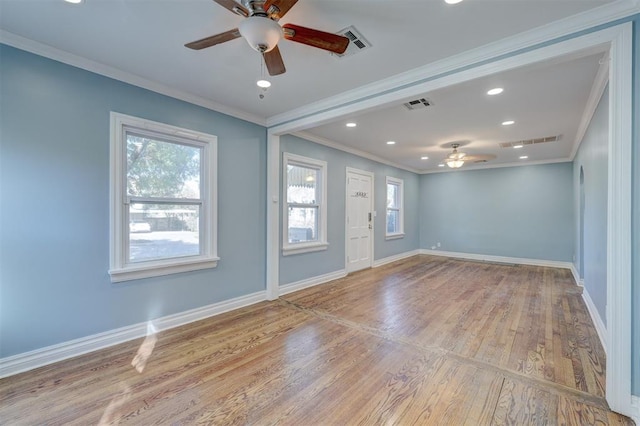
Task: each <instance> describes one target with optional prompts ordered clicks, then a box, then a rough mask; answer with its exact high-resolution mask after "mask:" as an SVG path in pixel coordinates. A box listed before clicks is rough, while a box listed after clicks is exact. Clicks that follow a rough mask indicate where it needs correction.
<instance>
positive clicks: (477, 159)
mask: <svg viewBox="0 0 640 426" xmlns="http://www.w3.org/2000/svg"><path fill="white" fill-rule="evenodd" d="M495 158H496V156H495V155H493V154H478V155H466V156H465V157H464V158H463V160H464V162H465V163H482V162H485V161H489V160H493V159H495Z"/></svg>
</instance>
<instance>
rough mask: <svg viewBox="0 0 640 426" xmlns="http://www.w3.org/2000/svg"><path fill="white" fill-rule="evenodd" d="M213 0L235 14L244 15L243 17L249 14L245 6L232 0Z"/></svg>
mask: <svg viewBox="0 0 640 426" xmlns="http://www.w3.org/2000/svg"><path fill="white" fill-rule="evenodd" d="M213 1H215V2H216V3H218V4H219V5H220V6H222V7H224V8H225V9H227V10H230V11H231V12H233V13H235V14H236V15H240V16H244V17H245V18H246V17H248V16H249V11H248V10H247V8H246V7H244V6H243V5H241V4H240V3H238V2H236V1H234V0H213Z"/></svg>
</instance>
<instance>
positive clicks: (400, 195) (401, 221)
mask: <svg viewBox="0 0 640 426" xmlns="http://www.w3.org/2000/svg"><path fill="white" fill-rule="evenodd" d="M389 185H395V186H396V187H397V188H398V198H399V200H398V207H397V208H390V207H387V208H386V210H385V215H384V221H385V223H384V233H385V238H386V239H387V240H393V239H396V238H403V237H404V180H402V179H398V178H394V177H391V176H387V179H386V186H385V190H386V193H387V194H388V189H389ZM387 197H388V195H387V196H386V197H385V201H386V203H387V205H388V203H389V199H388V198H387ZM389 210H393V211H397V212H398V232H388V229H387V217H388V215H389Z"/></svg>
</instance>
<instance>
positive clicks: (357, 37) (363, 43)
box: [332, 25, 371, 58]
mask: <svg viewBox="0 0 640 426" xmlns="http://www.w3.org/2000/svg"><path fill="white" fill-rule="evenodd" d="M338 34H340V35H343V36H345V37H347V38H348V39H349V46H347V50H345V52H344V53H343V54H338V53H332V55H334V56H337V57H339V58H344V57H345V56H353V55H355V54H356V53H359V52H362V51H363V50H365V49H368V48H370V47H371V43H369V42H368V41H367V39H365V38H364V37H363V36H362V34H360V32H359V31H358V30H356V27H354V26H353V25H352V26H350V27H347V28H345V29H343V30H340V31H338Z"/></svg>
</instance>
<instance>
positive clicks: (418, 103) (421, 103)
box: [402, 98, 433, 111]
mask: <svg viewBox="0 0 640 426" xmlns="http://www.w3.org/2000/svg"><path fill="white" fill-rule="evenodd" d="M402 105H404V107H405V108H406V109H408V110H409V111H413V110H414V109H425V108H427V107H429V106H431V105H433V103H432V102H431V101H430V100H428V99H426V98H420V99H415V100H413V101H409V102H405V103H404V104H402Z"/></svg>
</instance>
